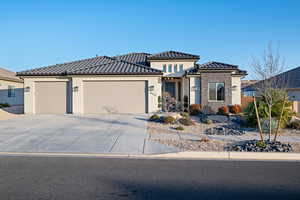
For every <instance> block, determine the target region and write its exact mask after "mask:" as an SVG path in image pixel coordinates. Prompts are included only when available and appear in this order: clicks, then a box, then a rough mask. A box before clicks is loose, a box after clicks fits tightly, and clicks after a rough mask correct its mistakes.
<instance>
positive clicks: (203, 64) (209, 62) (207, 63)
mask: <svg viewBox="0 0 300 200" xmlns="http://www.w3.org/2000/svg"><path fill="white" fill-rule="evenodd" d="M214 63H216V64H222V65H230V66H234V67H236V68H238V65H234V64H228V63H223V62H218V61H208V62H206V63H202V64H199V65H200V66H205V65H210V64H214Z"/></svg>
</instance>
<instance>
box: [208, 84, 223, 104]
mask: <svg viewBox="0 0 300 200" xmlns="http://www.w3.org/2000/svg"><path fill="white" fill-rule="evenodd" d="M208 93H209V94H208V98H209V100H210V101H224V100H225V84H224V83H208Z"/></svg>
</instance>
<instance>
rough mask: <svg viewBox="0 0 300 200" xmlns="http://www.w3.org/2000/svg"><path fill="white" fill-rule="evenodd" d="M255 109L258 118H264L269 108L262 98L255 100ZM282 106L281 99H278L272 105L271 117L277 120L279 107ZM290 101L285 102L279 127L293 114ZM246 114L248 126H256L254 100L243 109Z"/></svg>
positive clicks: (284, 125)
mask: <svg viewBox="0 0 300 200" xmlns="http://www.w3.org/2000/svg"><path fill="white" fill-rule="evenodd" d="M256 104H257V110H258V115H259V118H260V119H266V118H268V116H269V114H268V113H269V108H268V105H267V104H266V103H265V102H264V100H263V99H260V100H257V102H256ZM282 106H283V101H278V102H277V103H275V104H274V105H273V106H272V117H273V118H274V119H276V120H279V118H280V114H281V109H282ZM291 106H292V103H291V102H289V101H288V102H286V103H285V106H284V110H283V115H282V119H281V123H280V127H281V128H284V127H286V125H287V124H288V123H289V121H290V119H291V118H292V116H294V115H295V113H294V112H293V111H292V109H291ZM244 112H245V114H246V120H247V121H248V124H249V125H250V126H257V118H256V112H255V106H254V102H251V103H249V104H248V106H247V107H246V108H245V110H244Z"/></svg>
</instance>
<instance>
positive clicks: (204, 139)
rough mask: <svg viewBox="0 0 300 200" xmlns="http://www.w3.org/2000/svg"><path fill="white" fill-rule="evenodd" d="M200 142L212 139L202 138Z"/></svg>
mask: <svg viewBox="0 0 300 200" xmlns="http://www.w3.org/2000/svg"><path fill="white" fill-rule="evenodd" d="M200 142H210V139H208V138H202V139H200Z"/></svg>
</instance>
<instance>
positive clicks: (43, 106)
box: [35, 82, 67, 114]
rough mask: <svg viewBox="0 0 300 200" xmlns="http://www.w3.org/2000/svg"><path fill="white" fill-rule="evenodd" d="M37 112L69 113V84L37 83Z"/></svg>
mask: <svg viewBox="0 0 300 200" xmlns="http://www.w3.org/2000/svg"><path fill="white" fill-rule="evenodd" d="M35 112H36V113H37V114H65V113H66V112H67V82H36V83H35Z"/></svg>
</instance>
